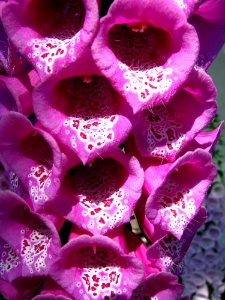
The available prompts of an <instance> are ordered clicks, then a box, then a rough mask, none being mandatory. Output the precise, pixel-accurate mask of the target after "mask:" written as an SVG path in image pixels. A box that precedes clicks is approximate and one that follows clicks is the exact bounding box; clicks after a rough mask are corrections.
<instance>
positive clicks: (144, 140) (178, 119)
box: [133, 69, 217, 162]
mask: <svg viewBox="0 0 225 300" xmlns="http://www.w3.org/2000/svg"><path fill="white" fill-rule="evenodd" d="M215 98H216V89H215V86H214V84H213V81H212V80H211V78H210V76H209V75H207V74H206V73H205V72H204V71H203V70H200V69H199V70H193V71H192V72H191V74H190V75H189V78H188V80H187V81H186V82H185V83H184V84H183V86H182V88H181V89H180V90H179V92H178V93H177V94H176V95H175V96H174V97H173V98H172V100H171V101H170V102H169V103H168V104H167V105H164V104H163V103H162V104H161V105H159V106H155V107H153V108H149V109H146V110H142V111H141V112H140V113H139V114H138V115H137V116H136V118H134V127H133V133H134V136H135V140H136V145H137V148H138V150H139V152H140V154H141V155H142V156H147V157H153V158H159V159H160V160H165V161H169V162H172V161H175V159H176V158H177V156H178V155H179V153H180V151H181V150H182V149H183V148H184V147H185V146H186V145H188V144H189V143H190V142H191V141H192V140H193V139H194V137H195V136H196V135H197V134H198V133H199V132H200V131H201V130H203V129H204V128H205V127H206V126H207V125H208V124H209V123H210V122H211V121H212V119H213V118H214V116H215V114H216V109H217V106H216V102H215Z"/></svg>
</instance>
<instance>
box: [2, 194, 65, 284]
mask: <svg viewBox="0 0 225 300" xmlns="http://www.w3.org/2000/svg"><path fill="white" fill-rule="evenodd" d="M59 249H60V241H59V237H58V234H57V231H56V229H55V227H54V226H53V225H52V223H51V222H48V221H47V220H46V219H44V218H41V217H40V215H38V214H35V213H33V212H31V211H30V209H29V207H28V205H27V204H26V202H25V201H23V200H22V198H20V197H19V196H17V195H16V194H15V193H12V192H10V191H5V192H0V255H1V268H0V278H1V279H3V280H5V281H7V282H9V283H12V284H13V282H14V280H15V279H17V278H21V277H36V276H45V275H47V274H48V272H49V267H50V265H51V264H52V263H53V262H54V260H55V259H56V258H57V255H58V252H59Z"/></svg>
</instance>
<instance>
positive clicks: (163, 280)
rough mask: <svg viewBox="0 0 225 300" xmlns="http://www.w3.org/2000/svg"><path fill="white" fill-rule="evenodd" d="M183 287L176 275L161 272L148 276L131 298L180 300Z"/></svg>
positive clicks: (134, 299) (137, 299)
mask: <svg viewBox="0 0 225 300" xmlns="http://www.w3.org/2000/svg"><path fill="white" fill-rule="evenodd" d="M183 289H184V287H183V286H182V285H181V284H179V283H178V278H177V277H176V276H175V275H172V274H170V273H164V272H161V273H159V274H153V275H150V276H148V277H147V278H146V279H145V280H144V281H143V283H142V284H141V285H140V286H139V287H138V288H137V289H136V290H135V291H134V292H133V294H132V297H131V299H130V300H145V299H152V300H178V299H180V296H181V294H182V292H183Z"/></svg>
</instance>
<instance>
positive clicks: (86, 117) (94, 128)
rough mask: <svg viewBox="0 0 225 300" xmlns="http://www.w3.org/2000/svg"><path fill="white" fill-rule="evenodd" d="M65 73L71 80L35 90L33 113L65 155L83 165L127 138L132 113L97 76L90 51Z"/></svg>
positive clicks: (56, 82)
mask: <svg viewBox="0 0 225 300" xmlns="http://www.w3.org/2000/svg"><path fill="white" fill-rule="evenodd" d="M68 73H69V74H71V73H72V74H73V75H72V77H71V75H70V77H67V78H65V79H61V80H56V81H55V80H54V79H53V80H52V81H46V82H45V83H43V84H42V85H40V86H39V87H38V88H37V89H36V90H35V92H34V95H33V97H34V101H33V105H34V111H35V114H36V116H37V118H38V120H39V121H40V122H41V124H42V125H43V126H44V127H45V128H46V130H48V131H49V132H50V133H51V134H52V135H53V136H54V137H55V138H56V139H57V140H58V141H59V142H60V143H61V144H62V145H64V147H66V149H67V151H66V150H65V151H66V152H68V151H70V152H71V151H72V155H73V156H74V154H76V155H77V156H78V157H79V158H80V160H81V161H82V162H83V163H84V164H85V163H87V162H89V161H90V160H92V159H94V158H95V157H99V156H101V155H102V154H103V153H104V152H106V151H107V150H109V149H112V148H115V147H117V146H119V145H120V144H121V143H122V142H123V141H124V140H125V139H126V138H127V136H128V134H129V132H130V130H131V128H132V125H131V121H130V118H131V116H132V110H131V108H130V107H129V106H128V105H127V103H126V101H124V99H123V98H122V97H121V96H120V95H119V94H118V93H117V92H116V91H115V90H114V89H113V88H112V86H111V84H110V82H109V81H108V79H106V78H105V77H104V76H102V74H101V73H100V72H99V70H98V68H97V67H96V65H95V63H94V62H93V59H92V57H91V53H90V51H87V52H86V55H84V56H83V57H82V60H81V61H80V62H79V64H77V67H76V68H73V69H72V71H70V70H69V71H68V72H67V74H68ZM69 74H68V75H69ZM70 156H71V154H70Z"/></svg>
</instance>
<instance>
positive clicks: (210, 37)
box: [189, 0, 225, 69]
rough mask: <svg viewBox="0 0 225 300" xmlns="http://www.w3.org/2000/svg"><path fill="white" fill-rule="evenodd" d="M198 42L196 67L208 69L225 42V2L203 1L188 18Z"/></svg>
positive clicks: (220, 0) (221, 0) (219, 0)
mask: <svg viewBox="0 0 225 300" xmlns="http://www.w3.org/2000/svg"><path fill="white" fill-rule="evenodd" d="M189 21H190V23H191V24H192V25H193V26H194V27H195V29H196V31H197V34H198V37H199V41H200V53H199V58H198V65H199V66H201V67H203V68H205V69H206V68H208V67H209V66H210V64H211V63H212V61H213V60H214V58H215V57H216V55H217V54H218V52H219V51H220V49H221V48H222V47H223V45H224V42H225V30H224V28H225V2H224V1H223V0H217V1H215V0H205V1H203V3H202V4H201V5H200V6H199V8H198V9H197V10H196V11H195V12H194V14H193V15H192V16H191V18H190V20H189Z"/></svg>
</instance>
